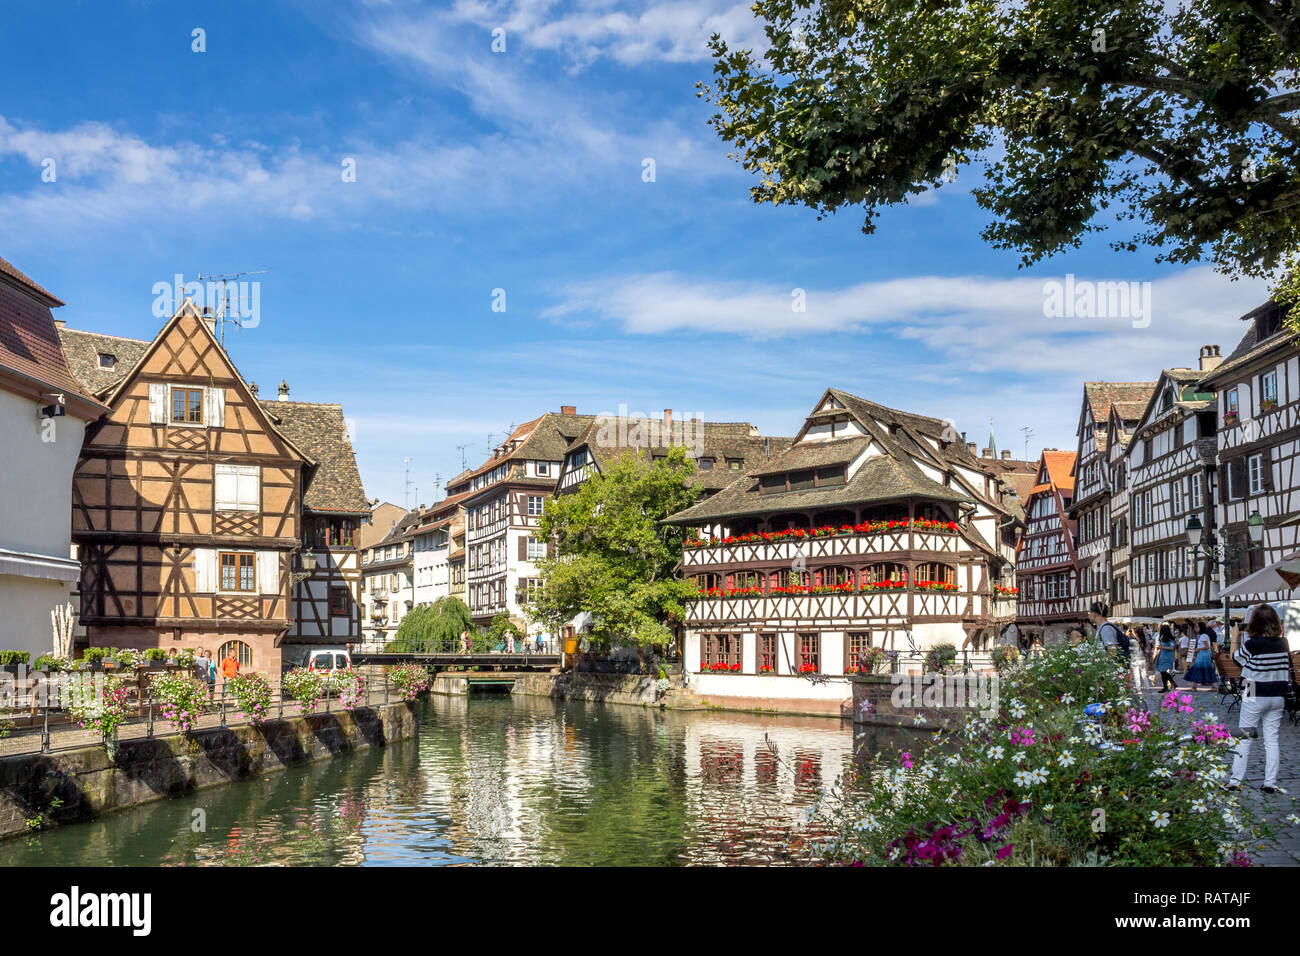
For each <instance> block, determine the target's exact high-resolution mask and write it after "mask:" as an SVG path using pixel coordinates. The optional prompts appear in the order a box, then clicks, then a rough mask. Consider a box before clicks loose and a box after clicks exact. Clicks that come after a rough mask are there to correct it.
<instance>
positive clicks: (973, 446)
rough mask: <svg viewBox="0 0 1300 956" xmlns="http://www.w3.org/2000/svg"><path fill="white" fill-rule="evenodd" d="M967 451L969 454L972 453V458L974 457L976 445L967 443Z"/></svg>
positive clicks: (971, 442) (970, 442)
mask: <svg viewBox="0 0 1300 956" xmlns="http://www.w3.org/2000/svg"><path fill="white" fill-rule="evenodd" d="M966 450H967V451H968V452H970V453H971V455H972V456H974V454H975V443H974V442H973V441H968V442H967V443H966Z"/></svg>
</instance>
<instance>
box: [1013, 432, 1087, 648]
mask: <svg viewBox="0 0 1300 956" xmlns="http://www.w3.org/2000/svg"><path fill="white" fill-rule="evenodd" d="M1074 463H1075V458H1074V452H1072V451H1057V450H1056V449H1054V448H1049V449H1047V450H1046V451H1044V452H1043V454H1042V456H1041V457H1040V458H1039V460H1038V481H1037V484H1035V485H1034V486H1033V488H1032V489H1030V492H1029V498H1028V500H1027V501H1026V502H1025V530H1024V533H1023V534H1022V535H1021V537H1020V542H1019V544H1018V546H1017V549H1016V587H1017V588H1019V594H1017V596H1016V624H1017V627H1018V628H1019V630H1020V637H1021V640H1022V641H1024V640H1032V639H1033V638H1035V637H1038V638H1041V639H1042V641H1043V643H1044V644H1050V643H1055V642H1057V641H1060V640H1063V639H1064V638H1065V635H1066V631H1067V629H1068V628H1069V627H1070V626H1071V625H1072V624H1074V623H1077V622H1078V620H1079V614H1078V611H1077V610H1076V608H1075V601H1074V597H1075V588H1076V586H1077V584H1076V580H1077V571H1078V558H1077V555H1076V552H1075V548H1074V534H1075V525H1074V521H1073V519H1071V518H1070V503H1071V502H1072V501H1073V500H1074V481H1075V475H1074Z"/></svg>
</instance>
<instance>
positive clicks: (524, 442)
mask: <svg viewBox="0 0 1300 956" xmlns="http://www.w3.org/2000/svg"><path fill="white" fill-rule="evenodd" d="M595 418H596V416H594V415H565V414H563V413H562V412H547V413H545V414H544V415H541V416H540V417H538V418H534V419H533V420H532V421H527V422H524V423H523V424H522V425H518V426H516V427H515V429H514V430H513V431H512V432H511V433H510V436H509V437H508V438H507V439H506V440H505V441H504V442H502V443H501V445H499V446H498V448H497V450H496V451H495V452H494V453H493V454H492V457H490V458H488V459H487V461H485V462H483V464H481V465H479V466H478V467H477V468H474V469H472V470H470V471H467V472H463V473H462V474H459V475H457V476H456V477H455V478H453V479H452V480H451V481H449V482H448V483H447V487H448V488H455V487H457V486H458V485H463V484H465V483H466V482H468V481H469V480H470V479H471V478H474V477H475V476H477V475H481V474H483V473H484V472H488V471H491V470H492V469H494V468H499V467H500V466H501V465H503V464H505V463H506V462H510V461H563V460H564V452H565V450H566V449H567V448H568V447H569V444H570V443H571V442H572V441H573V440H574V439H575V438H577V437H578V436H579V435H580V434H582V432H583V431H584V430H586V428H587V427H588V426H589V425H590V424H591V423H592V422H593V421H595Z"/></svg>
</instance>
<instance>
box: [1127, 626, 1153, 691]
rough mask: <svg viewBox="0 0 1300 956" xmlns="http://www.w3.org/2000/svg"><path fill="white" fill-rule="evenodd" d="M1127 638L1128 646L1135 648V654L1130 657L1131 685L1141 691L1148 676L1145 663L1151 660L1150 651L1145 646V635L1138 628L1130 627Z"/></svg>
mask: <svg viewBox="0 0 1300 956" xmlns="http://www.w3.org/2000/svg"><path fill="white" fill-rule="evenodd" d="M1127 636H1128V639H1129V645H1130V646H1136V647H1137V653H1136V654H1133V655H1131V656H1130V660H1131V661H1132V667H1133V684H1134V686H1135V687H1137V688H1138V689H1141V688H1143V687H1145V686H1146V682H1147V678H1148V676H1149V675H1148V674H1147V661H1149V660H1150V659H1151V649H1150V647H1149V646H1148V645H1147V639H1146V635H1145V634H1143V633H1142V630H1141V629H1140V628H1136V629H1135V628H1131V627H1130V628H1129V629H1128V634H1127Z"/></svg>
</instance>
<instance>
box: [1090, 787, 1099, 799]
mask: <svg viewBox="0 0 1300 956" xmlns="http://www.w3.org/2000/svg"><path fill="white" fill-rule="evenodd" d="M1088 792H1089V793H1091V794H1092V799H1094V800H1100V799H1101V787H1093V788H1092V789H1091V790H1089V791H1088Z"/></svg>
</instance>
